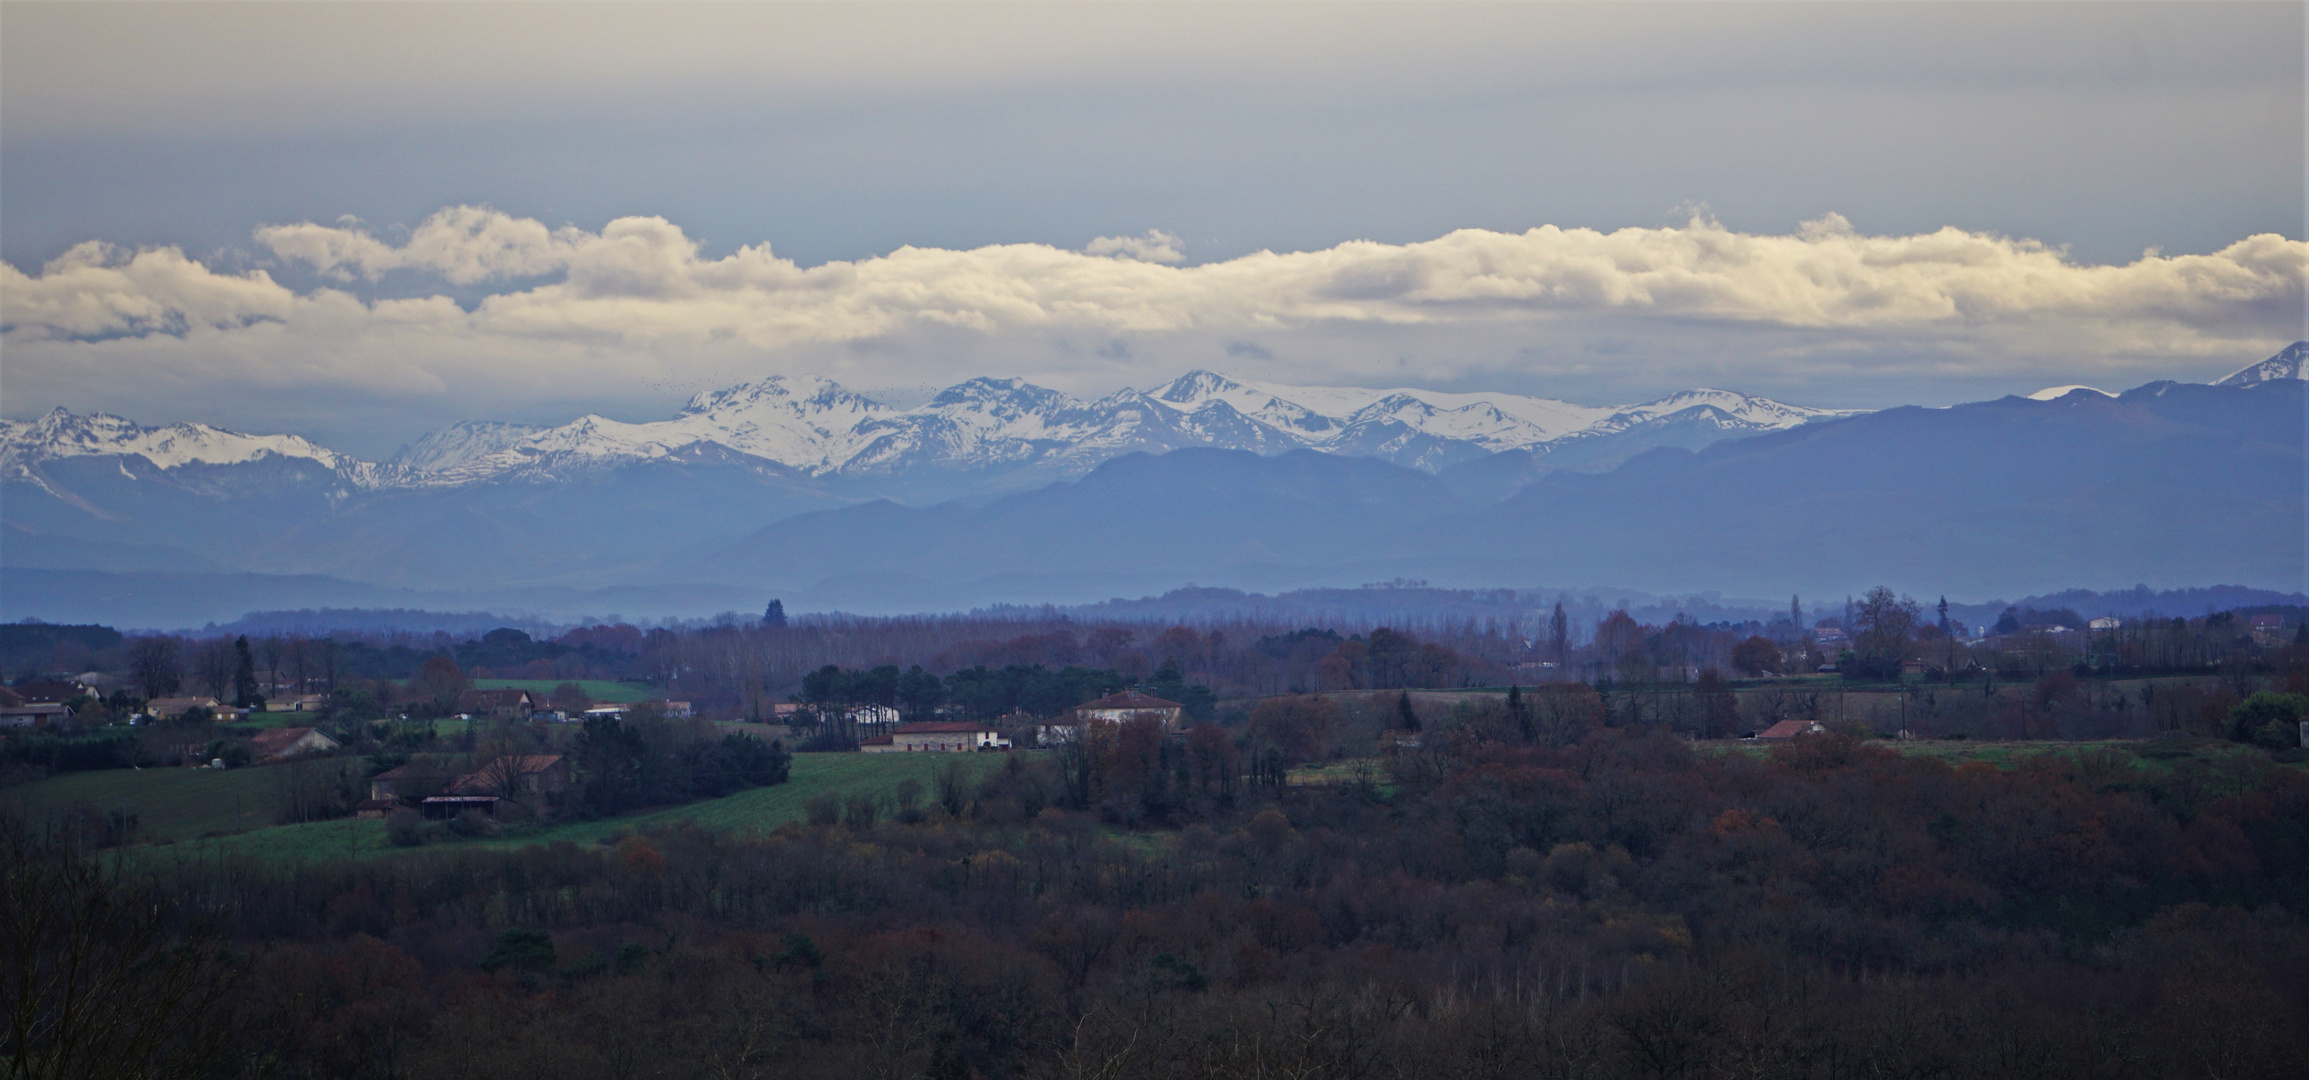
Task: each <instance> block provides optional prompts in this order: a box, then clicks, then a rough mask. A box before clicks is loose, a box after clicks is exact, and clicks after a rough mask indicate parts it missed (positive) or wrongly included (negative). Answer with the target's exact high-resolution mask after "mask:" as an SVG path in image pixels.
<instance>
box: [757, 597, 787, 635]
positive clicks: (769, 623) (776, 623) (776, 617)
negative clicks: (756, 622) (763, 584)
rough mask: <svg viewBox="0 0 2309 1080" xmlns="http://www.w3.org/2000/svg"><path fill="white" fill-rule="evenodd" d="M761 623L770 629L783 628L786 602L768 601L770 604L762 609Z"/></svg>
mask: <svg viewBox="0 0 2309 1080" xmlns="http://www.w3.org/2000/svg"><path fill="white" fill-rule="evenodd" d="M762 625H763V626H766V627H769V628H770V629H772V630H776V629H781V628H783V627H784V626H785V625H786V602H785V601H783V600H772V601H770V606H769V607H766V608H764V609H762Z"/></svg>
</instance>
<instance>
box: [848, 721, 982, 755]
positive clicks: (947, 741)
mask: <svg viewBox="0 0 2309 1080" xmlns="http://www.w3.org/2000/svg"><path fill="white" fill-rule="evenodd" d="M889 739H890V741H889V742H888V743H886V744H885V743H881V742H879V741H878V740H876V741H874V744H873V745H865V744H861V745H860V747H859V748H860V749H861V750H865V751H867V752H869V753H885V754H887V753H898V754H905V753H925V752H927V753H938V752H945V753H955V752H963V751H971V750H1007V749H1009V748H1010V740H1008V739H1005V738H1003V737H1002V736H1001V735H999V734H997V733H996V732H995V730H994V729H993V728H990V727H987V726H986V725H984V724H972V723H967V722H962V721H939V722H936V723H923V724H900V725H898V726H897V727H896V728H895V729H893V730H892V731H891V732H890V735H889Z"/></svg>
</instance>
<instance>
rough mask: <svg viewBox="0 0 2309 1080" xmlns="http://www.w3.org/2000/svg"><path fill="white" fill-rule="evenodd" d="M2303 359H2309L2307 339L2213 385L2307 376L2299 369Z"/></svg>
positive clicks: (2242, 384)
mask: <svg viewBox="0 0 2309 1080" xmlns="http://www.w3.org/2000/svg"><path fill="white" fill-rule="evenodd" d="M2305 359H2309V341H2296V342H2294V343H2293V344H2291V345H2288V346H2286V347H2285V351H2284V352H2281V353H2278V354H2277V355H2275V356H2272V357H2270V358H2268V359H2267V360H2263V361H2261V362H2260V363H2258V364H2254V365H2252V366H2251V367H2247V368H2243V369H2240V370H2239V371H2237V372H2236V373H2235V374H2233V375H2230V376H2229V377H2228V378H2226V379H2223V380H2221V381H2220V382H2217V383H2214V384H2213V385H2215V386H2259V385H2261V384H2262V383H2265V382H2274V381H2276V380H2279V379H2300V378H2309V375H2304V374H2303V372H2302V370H2301V368H2302V361H2303V360H2305Z"/></svg>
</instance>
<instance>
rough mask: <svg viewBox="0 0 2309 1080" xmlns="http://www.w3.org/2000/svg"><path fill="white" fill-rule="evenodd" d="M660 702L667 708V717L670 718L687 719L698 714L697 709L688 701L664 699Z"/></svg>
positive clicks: (662, 706)
mask: <svg viewBox="0 0 2309 1080" xmlns="http://www.w3.org/2000/svg"><path fill="white" fill-rule="evenodd" d="M658 704H659V707H661V708H663V709H664V710H665V715H666V719H669V720H687V719H689V718H690V717H693V716H696V715H697V710H696V709H695V708H693V707H691V705H690V703H689V702H686V701H663V702H659V703H658Z"/></svg>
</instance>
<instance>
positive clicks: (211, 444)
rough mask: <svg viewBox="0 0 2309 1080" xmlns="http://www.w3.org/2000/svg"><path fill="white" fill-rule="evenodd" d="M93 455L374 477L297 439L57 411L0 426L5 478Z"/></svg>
mask: <svg viewBox="0 0 2309 1080" xmlns="http://www.w3.org/2000/svg"><path fill="white" fill-rule="evenodd" d="M97 456H123V457H139V458H143V459H144V460H145V461H147V462H150V463H151V464H152V466H153V467H155V468H158V469H162V470H167V469H175V468H180V467H183V466H186V465H242V464H247V463H250V462H254V461H257V460H260V459H262V458H265V457H267V456H278V457H281V458H291V459H304V460H308V461H312V462H315V463H317V464H319V465H321V466H322V467H324V468H327V469H330V470H333V471H336V472H339V473H343V474H346V478H347V479H348V480H350V481H352V482H354V483H356V484H357V485H359V486H368V485H369V484H371V483H374V482H376V481H377V479H378V477H379V469H378V467H377V466H375V465H372V464H370V463H368V462H364V461H358V460H355V459H353V458H351V457H347V456H345V455H343V454H339V453H337V452H336V451H334V450H330V449H328V448H327V447H324V446H320V445H318V444H316V443H313V442H311V441H310V440H307V439H304V438H302V437H299V436H296V435H244V434H241V433H240V432H237V431H227V430H225V429H223V428H216V427H210V426H209V425H207V424H170V425H168V426H167V427H157V428H148V427H143V426H141V425H139V424H137V423H136V422H134V421H131V420H128V419H125V418H122V417H118V416H113V415H111V414H109V413H92V414H90V415H87V416H75V415H73V414H72V413H71V412H69V411H67V410H65V409H62V408H57V409H52V410H50V411H49V412H48V413H47V414H46V415H43V416H42V417H40V418H39V419H38V420H32V421H27V422H21V423H11V424H8V425H6V427H5V428H0V473H4V474H5V475H7V476H9V477H21V476H24V475H26V474H28V473H29V471H30V470H31V469H33V468H35V467H37V466H38V465H40V464H42V463H43V462H48V461H55V460H59V459H63V458H74V457H97Z"/></svg>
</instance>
